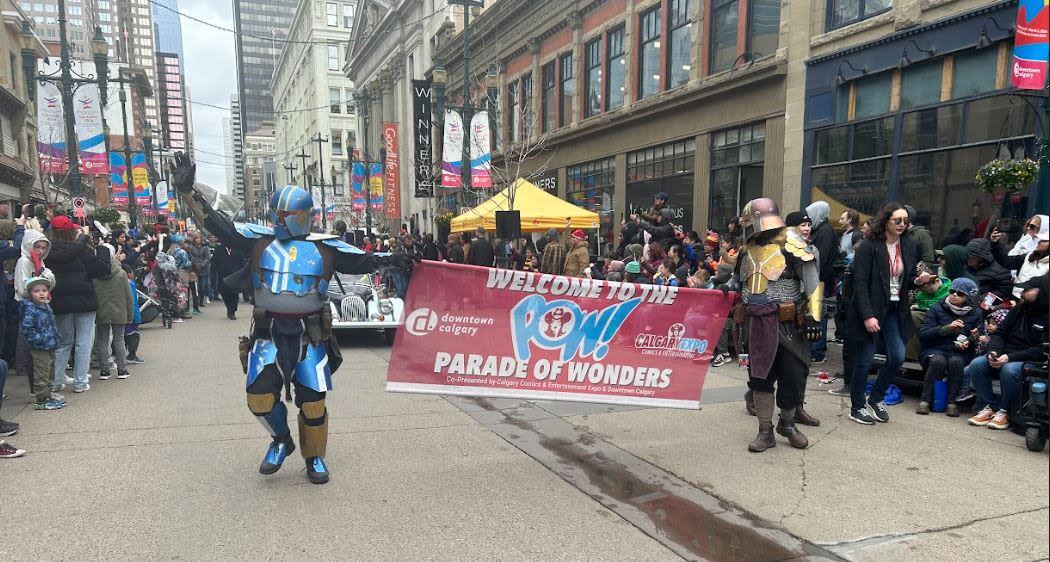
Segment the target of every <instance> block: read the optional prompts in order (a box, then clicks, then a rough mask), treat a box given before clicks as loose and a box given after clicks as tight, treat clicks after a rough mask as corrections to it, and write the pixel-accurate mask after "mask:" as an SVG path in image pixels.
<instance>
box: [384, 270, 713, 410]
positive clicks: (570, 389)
mask: <svg viewBox="0 0 1050 562" xmlns="http://www.w3.org/2000/svg"><path fill="white" fill-rule="evenodd" d="M732 298H733V297H732V296H726V295H724V294H723V293H722V292H721V291H713V290H702V289H688V288H680V287H666V286H662V285H636V284H633V283H616V282H607V281H599V280H592V279H586V278H575V277H563V276H555V275H547V274H539V273H531V272H525V271H513V270H506V269H495V268H484V267H476V266H469V265H460V264H449V263H440V262H428V261H424V262H423V263H421V264H419V265H417V266H416V269H415V272H414V274H413V275H412V281H411V283H410V285H409V289H408V294H407V299H406V303H405V316H404V325H403V326H402V327H401V329H398V331H397V335H396V337H395V340H394V348H393V353H392V356H391V358H390V367H389V368H388V369H387V385H386V389H387V390H388V391H391V392H420V393H431V394H455V395H461V396H486V397H503V398H518V399H526V400H569V401H578V402H602V403H609V404H631V405H638V406H662V407H672V408H694V409H695V408H699V406H700V390H701V388H702V387H703V383H704V377H705V376H706V375H707V369H708V366H709V365H710V363H711V359H712V355H713V351H714V348H715V344H716V343H717V342H718V337H719V335H720V334H721V332H722V326H723V324H724V323H725V319H726V316H727V314H728V311H729V306H730V304H731V301H732Z"/></svg>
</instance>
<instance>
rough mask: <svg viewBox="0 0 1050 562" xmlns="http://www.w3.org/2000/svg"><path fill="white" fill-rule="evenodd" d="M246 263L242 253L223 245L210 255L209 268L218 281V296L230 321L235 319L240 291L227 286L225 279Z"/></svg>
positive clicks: (216, 247)
mask: <svg viewBox="0 0 1050 562" xmlns="http://www.w3.org/2000/svg"><path fill="white" fill-rule="evenodd" d="M246 263H248V258H247V257H246V256H245V255H244V254H243V253H242V252H239V251H237V250H235V249H233V248H230V247H229V246H227V245H225V244H219V245H217V246H215V251H214V252H213V253H212V255H211V266H212V268H214V270H215V275H216V276H217V277H218V279H219V287H218V289H219V295H220V296H222V302H223V304H225V305H226V317H227V318H229V319H230V320H236V319H237V300H238V297H239V296H240V290H239V289H234V288H232V287H230V286H228V285H227V284H226V282H225V279H226V278H227V277H229V276H230V275H233V274H234V273H236V272H238V271H240V270H241V268H243V267H244V264H246Z"/></svg>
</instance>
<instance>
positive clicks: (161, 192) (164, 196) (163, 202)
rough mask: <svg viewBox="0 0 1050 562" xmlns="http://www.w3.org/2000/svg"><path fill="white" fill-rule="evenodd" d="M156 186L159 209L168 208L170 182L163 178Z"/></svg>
mask: <svg viewBox="0 0 1050 562" xmlns="http://www.w3.org/2000/svg"><path fill="white" fill-rule="evenodd" d="M154 188H155V189H156V190H157V210H158V211H163V210H165V209H167V208H168V182H166V181H164V180H161V181H159V182H157V185H156V186H155V187H154Z"/></svg>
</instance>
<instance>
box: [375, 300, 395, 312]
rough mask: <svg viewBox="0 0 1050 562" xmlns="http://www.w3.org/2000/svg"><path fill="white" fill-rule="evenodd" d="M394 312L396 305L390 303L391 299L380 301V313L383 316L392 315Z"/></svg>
mask: <svg viewBox="0 0 1050 562" xmlns="http://www.w3.org/2000/svg"><path fill="white" fill-rule="evenodd" d="M393 311H394V304H393V303H392V302H390V299H382V300H380V301H379V312H381V313H382V314H390V313H391V312H393Z"/></svg>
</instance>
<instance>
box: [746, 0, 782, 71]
mask: <svg viewBox="0 0 1050 562" xmlns="http://www.w3.org/2000/svg"><path fill="white" fill-rule="evenodd" d="M747 12H748V17H747V19H748V22H747V24H748V25H747V27H748V33H747V43H746V44H747V50H748V51H749V52H750V55H749V56H750V57H751V58H752V59H756V58H758V57H761V56H765V55H771V54H773V53H775V52H776V50H777V46H778V45H779V44H780V0H750V1H749V2H748V5H747Z"/></svg>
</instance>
